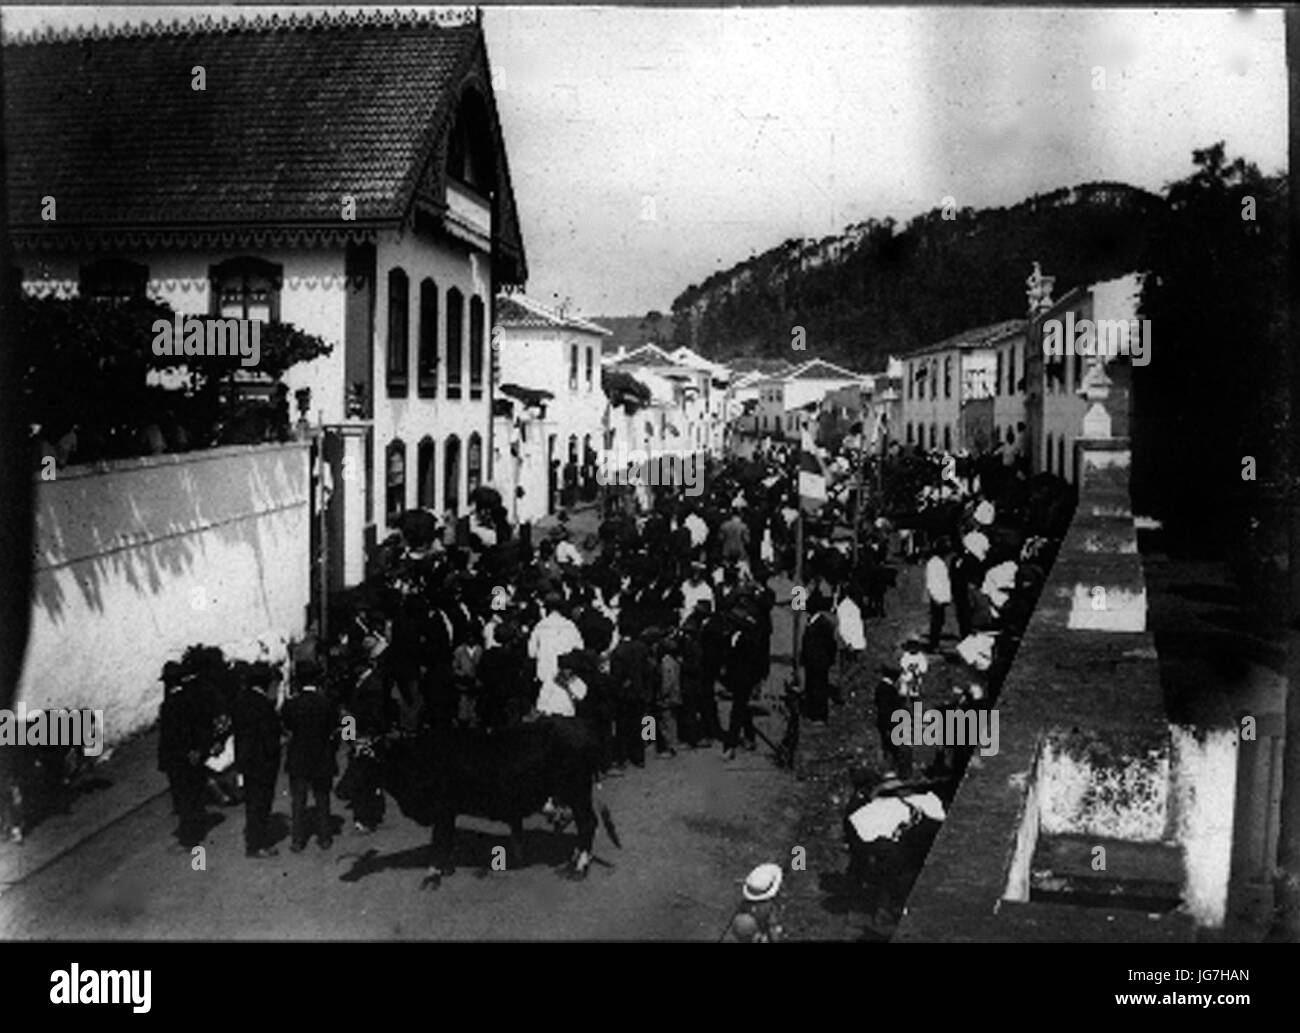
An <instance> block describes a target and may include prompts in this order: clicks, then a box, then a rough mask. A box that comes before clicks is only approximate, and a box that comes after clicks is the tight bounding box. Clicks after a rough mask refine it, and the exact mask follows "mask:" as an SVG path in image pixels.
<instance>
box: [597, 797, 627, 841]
mask: <svg viewBox="0 0 1300 1033" xmlns="http://www.w3.org/2000/svg"><path fill="white" fill-rule="evenodd" d="M597 813H598V814H599V815H600V823H601V824H602V825H603V826H604V827H605V835H607V836H609V840H610V842H611V843H613V844H614V845H615V846H616V847H618V848H619V849H620V850H622V849H623V843H622V841H621V840H620V839H619V838H618V830H617V829H616V828H614V815H613V813H611V811H610V809H609V804H607V803H606V802H605V801H604V800H601V801H600V805H599V806H598V807H597Z"/></svg>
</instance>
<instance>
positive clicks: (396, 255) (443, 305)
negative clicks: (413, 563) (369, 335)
mask: <svg viewBox="0 0 1300 1033" xmlns="http://www.w3.org/2000/svg"><path fill="white" fill-rule="evenodd" d="M397 266H400V267H401V268H402V269H403V270H404V271H405V272H406V275H407V280H408V288H407V302H408V305H409V308H410V312H409V314H408V321H407V325H408V327H409V331H408V337H409V344H408V346H409V348H410V361H409V366H408V370H409V376H408V387H407V395H406V397H405V398H390V397H389V395H388V381H387V374H386V370H387V349H388V273H389V270H390V269H393V268H394V267H397ZM375 275H376V281H377V282H376V303H375V329H374V333H375V366H374V370H373V377H374V385H375V409H374V412H375V415H374V437H373V444H372V448H373V450H374V454H373V456H372V459H373V462H374V467H373V468H374V472H375V480H374V491H375V508H374V518H375V522H376V524H378V525H379V537H380V539H382V538H383V537H384V536H385V535H386V534H387V532H388V530H389V529H388V528H387V526H386V523H385V519H384V505H385V502H384V500H385V498H386V497H387V488H386V480H385V468H384V450H385V449H386V448H387V447H388V445H389V443H390V442H392V441H393V440H394V439H397V438H400V439H401V440H402V441H403V442H405V444H406V507H407V508H411V507H414V506H415V505H416V501H417V492H418V489H419V471H418V469H417V460H418V449H419V443H420V441H421V439H422V438H424V437H426V436H428V437H430V438H432V439H433V442H434V446H435V449H436V456H437V462H436V464H435V474H434V492H435V500H436V504H435V508H436V510H437V511H438V512H439V513H441V512H442V510H443V509H444V508H445V506H446V498H445V493H444V478H445V473H446V471H445V467H446V442H447V439H448V438H449V437H451V436H452V435H453V434H454V435H456V436H457V437H459V438H460V487H459V492H458V494H459V496H460V507H461V512H462V513H464V512H465V501H466V496H467V494H468V493H467V484H468V478H469V438H470V435H471V434H473V433H474V432H475V431H477V432H478V434H479V435H480V437H481V438H482V441H483V461H482V477H483V481H484V482H485V483H486V482H487V481H488V480H489V475H490V473H491V471H490V470H489V460H490V457H491V455H492V388H491V384H490V381H491V372H492V370H491V361H492V354H491V330H492V327H491V325H490V320H491V316H492V310H491V300H492V299H491V281H490V278H489V270H488V265H487V256H486V255H484V254H483V253H481V252H473V253H472V254H471V252H470V250H469V248H468V246H467V245H460V244H458V243H457V242H454V241H451V240H447V239H443V240H440V241H433V240H431V239H429V238H427V237H425V236H422V235H416V234H415V233H404V234H398V233H390V234H386V235H385V236H384V237H382V238H381V240H380V242H379V245H378V247H377V249H376V274H375ZM426 276H431V277H433V280H434V282H435V283H436V284H437V285H438V355H439V357H440V364H439V369H438V397H437V398H421V397H420V396H419V393H418V391H417V380H418V371H417V364H418V351H419V347H418V342H419V325H420V318H419V317H420V281H421V280H423V279H424V278H425V277H426ZM452 287H459V288H460V291H461V293H462V294H463V295H464V296H465V314H464V331H463V333H464V343H463V345H462V349H463V350H462V363H461V397H460V398H459V399H449V398H447V362H446V357H447V341H446V333H447V292H448V291H449V290H451V288H452ZM475 294H477V295H478V296H479V297H480V298H482V299H483V304H484V337H485V342H484V348H483V397H482V398H480V399H476V400H471V399H470V396H469V395H470V392H469V332H470V315H469V313H470V300H471V298H472V297H473V296H474V295H475Z"/></svg>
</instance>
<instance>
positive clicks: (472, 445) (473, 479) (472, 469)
mask: <svg viewBox="0 0 1300 1033" xmlns="http://www.w3.org/2000/svg"><path fill="white" fill-rule="evenodd" d="M466 465H467V467H468V473H469V487H468V490H469V493H470V494H471V495H472V494H473V493H474V489H475V488H477V487H478V486H479V485H480V484H482V483H483V438H482V436H481V435H480V434H479V432H478V431H475V432H474V433H473V434H471V435H470V436H469V461H468V463H467V464H466Z"/></svg>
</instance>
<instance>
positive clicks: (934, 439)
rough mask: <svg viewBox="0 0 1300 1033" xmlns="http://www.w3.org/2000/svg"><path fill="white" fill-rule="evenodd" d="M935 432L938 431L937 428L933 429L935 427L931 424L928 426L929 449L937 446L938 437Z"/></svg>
mask: <svg viewBox="0 0 1300 1033" xmlns="http://www.w3.org/2000/svg"><path fill="white" fill-rule="evenodd" d="M937 431H938V428H937V427H935V425H934V424H933V423H932V424H930V447H931V448H935V447H937V444H938V437H939V435H938V433H937Z"/></svg>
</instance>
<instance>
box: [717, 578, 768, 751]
mask: <svg viewBox="0 0 1300 1033" xmlns="http://www.w3.org/2000/svg"><path fill="white" fill-rule="evenodd" d="M731 616H732V626H731V631H730V634H729V635H728V637H727V651H726V660H725V661H724V664H725V666H724V668H723V673H722V681H723V684H724V685H726V687H727V689H728V691H729V692H730V693H731V714H730V716H729V717H728V719H727V737H726V747H725V748H724V750H723V756H725V757H727V758H731V757H734V756H735V755H736V747H737V746H738V745H740V742H741V740H742V739H743V740H744V742H745V748H746V749H749V750H753V749H755V748H756V747H757V739H758V732H757V731H756V730H755V728H754V715H753V713H752V711H751V709H750V704H749V701H750V699H751V698H752V697H753V695H754V691H755V690H756V689H757V688H758V684H759V682H760V681H761V680H762V677H763V664H764V658H763V656H762V648H763V645H762V638H761V637H760V635H759V628H758V622H757V621H755V620H754V617H753V616H752V614H751V613H750V607H749V606H748V605H746V602H745V601H744V600H742V601H741V602H739V603H737V605H736V607H735V608H734V609H733V610H732V614H731Z"/></svg>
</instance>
